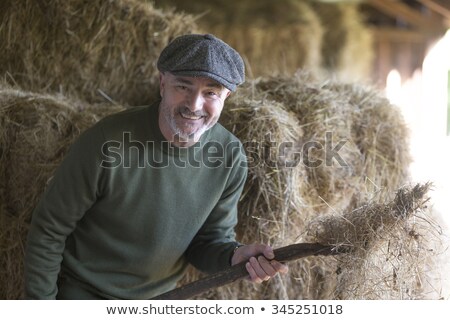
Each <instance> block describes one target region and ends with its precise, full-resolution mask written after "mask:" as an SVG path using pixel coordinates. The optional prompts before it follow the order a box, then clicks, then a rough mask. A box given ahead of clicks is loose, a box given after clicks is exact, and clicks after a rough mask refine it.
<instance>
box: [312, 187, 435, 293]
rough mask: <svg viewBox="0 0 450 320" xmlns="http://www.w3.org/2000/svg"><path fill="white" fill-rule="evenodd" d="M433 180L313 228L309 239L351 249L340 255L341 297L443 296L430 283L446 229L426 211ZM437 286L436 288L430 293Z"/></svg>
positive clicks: (322, 220)
mask: <svg viewBox="0 0 450 320" xmlns="http://www.w3.org/2000/svg"><path fill="white" fill-rule="evenodd" d="M429 189H430V184H422V185H420V184H417V185H416V186H414V187H404V188H402V189H399V190H398V191H397V193H396V195H395V198H394V200H392V201H390V202H389V201H388V202H386V203H373V202H369V203H366V204H362V205H361V206H360V207H359V208H356V209H355V210H353V211H351V212H347V213H343V214H342V215H334V216H323V217H319V218H317V219H315V220H313V221H312V222H311V223H310V225H309V226H308V233H309V236H310V237H309V238H308V237H307V239H308V240H310V241H317V242H320V243H329V244H337V245H339V246H343V247H348V248H350V249H351V253H349V254H345V255H343V256H341V257H337V259H338V269H337V270H338V275H337V278H338V283H337V286H336V292H335V295H334V298H338V299H423V298H426V297H428V296H429V295H430V294H434V295H435V296H436V294H439V292H438V291H439V288H433V289H431V288H430V286H429V283H430V282H431V279H432V278H433V274H434V273H435V272H436V270H435V265H434V260H433V259H435V258H436V256H437V255H438V254H439V252H438V251H435V249H436V248H439V247H440V246H441V244H440V241H441V240H440V236H441V230H440V227H439V225H437V224H436V223H435V222H434V221H433V217H432V216H430V215H429V213H427V212H426V203H427V202H428V200H429V199H428V198H427V196H426V193H427V192H428V191H429ZM430 290H434V291H435V292H430Z"/></svg>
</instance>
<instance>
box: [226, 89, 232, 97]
mask: <svg viewBox="0 0 450 320" xmlns="http://www.w3.org/2000/svg"><path fill="white" fill-rule="evenodd" d="M230 94H231V91H230V90H228V92H227V95H226V96H225V99H226V98H228V97H229V96H230Z"/></svg>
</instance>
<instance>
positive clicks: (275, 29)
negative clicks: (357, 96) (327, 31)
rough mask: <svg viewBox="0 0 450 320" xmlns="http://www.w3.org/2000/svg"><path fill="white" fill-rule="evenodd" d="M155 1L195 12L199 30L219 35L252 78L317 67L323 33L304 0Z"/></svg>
mask: <svg viewBox="0 0 450 320" xmlns="http://www.w3.org/2000/svg"><path fill="white" fill-rule="evenodd" d="M155 3H156V5H157V6H162V7H164V8H168V7H176V8H177V9H178V10H179V11H185V12H187V13H190V14H196V15H198V19H197V20H196V22H197V24H198V25H199V27H200V28H201V29H202V31H203V32H209V33H213V34H215V35H217V36H218V37H220V38H221V39H223V40H224V41H226V42H227V43H229V44H230V45H231V46H232V47H234V48H235V49H236V50H237V51H239V52H240V53H241V54H242V56H243V57H244V59H245V61H246V63H247V71H248V72H247V74H248V75H249V76H250V77H258V76H263V75H274V74H292V73H293V72H295V71H296V70H297V69H299V68H307V69H309V70H312V71H314V70H318V69H319V68H320V64H321V54H320V50H321V42H322V32H323V31H322V27H321V24H320V21H319V18H318V17H317V15H316V14H315V13H314V11H313V10H312V9H311V7H310V5H309V4H308V1H296V0H279V1H272V0H246V1H223V0H214V1H208V0H201V1H182V0H157V1H155ZM218 8H220V10H218Z"/></svg>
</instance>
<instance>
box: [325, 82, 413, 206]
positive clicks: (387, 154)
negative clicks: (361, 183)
mask: <svg viewBox="0 0 450 320" xmlns="http://www.w3.org/2000/svg"><path fill="white" fill-rule="evenodd" d="M326 87H327V88H329V89H330V90H332V91H333V92H335V94H336V95H337V96H343V97H344V99H346V100H347V103H348V104H349V106H350V108H351V109H352V110H353V111H352V115H351V116H352V126H351V136H352V140H353V141H354V143H355V145H356V146H357V147H358V149H359V150H360V153H361V155H362V157H363V166H362V168H361V174H362V175H363V176H364V177H365V179H366V182H367V183H365V186H366V189H365V190H366V191H367V192H368V193H370V194H373V193H376V192H378V191H379V190H381V189H385V190H395V189H397V188H398V187H399V186H401V185H403V184H404V183H405V182H406V181H408V178H409V164H410V163H411V161H412V159H411V155H410V153H409V129H408V127H407V125H406V122H405V120H404V118H403V115H402V113H401V110H400V109H399V108H398V107H397V106H395V105H393V104H392V103H390V101H389V100H388V99H387V98H386V97H385V96H384V95H383V94H382V93H381V92H380V91H379V90H377V89H375V88H374V87H372V86H369V85H361V84H356V83H344V82H336V81H331V82H329V83H327V84H326ZM366 200H367V199H366Z"/></svg>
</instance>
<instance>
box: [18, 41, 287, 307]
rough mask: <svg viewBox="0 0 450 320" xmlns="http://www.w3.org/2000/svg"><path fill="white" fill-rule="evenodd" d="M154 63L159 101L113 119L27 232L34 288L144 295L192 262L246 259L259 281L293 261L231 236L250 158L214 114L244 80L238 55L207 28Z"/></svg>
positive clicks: (64, 169)
mask: <svg viewBox="0 0 450 320" xmlns="http://www.w3.org/2000/svg"><path fill="white" fill-rule="evenodd" d="M158 69H159V71H160V94H161V101H159V102H158V103H156V104H154V105H152V106H150V107H148V106H147V107H137V108H132V109H129V110H126V111H124V112H121V113H119V114H116V115H112V116H109V117H106V118H105V119H103V120H102V121H100V122H99V123H97V124H96V125H95V126H93V127H92V128H90V129H89V130H87V131H86V132H85V133H83V134H82V135H81V136H80V138H79V139H78V140H77V141H76V142H75V143H74V144H73V146H72V147H71V149H70V150H69V152H68V155H67V156H66V158H65V159H64V161H63V162H62V164H61V166H60V167H59V168H58V170H57V171H56V173H55V175H54V177H53V179H52V181H51V182H50V185H49V186H48V188H47V190H46V192H45V194H44V196H43V197H42V199H41V201H40V203H39V204H38V206H37V207H36V209H35V211H34V213H33V219H32V224H31V228H30V231H29V236H28V242H27V248H26V259H25V282H26V294H27V297H28V298H32V299H54V298H59V299H148V298H151V297H154V296H156V295H158V294H161V293H164V292H166V291H168V290H171V289H173V288H174V287H175V285H176V283H177V281H178V280H179V279H180V277H181V276H182V274H183V271H184V270H185V267H186V265H187V263H192V264H193V265H194V266H195V267H197V268H198V269H200V270H202V271H205V272H215V271H219V270H221V269H223V268H226V267H227V266H229V265H230V264H231V265H234V264H237V263H240V262H243V261H248V262H247V263H246V267H247V270H248V273H249V278H250V279H251V280H252V281H253V282H262V281H265V280H268V279H270V278H271V277H273V276H274V275H275V274H277V273H278V272H282V273H285V272H286V271H287V267H286V266H285V265H283V264H281V263H279V262H277V261H275V260H271V259H273V258H274V256H273V250H272V248H270V247H269V246H267V245H263V244H251V245H245V246H241V245H240V244H239V243H238V242H236V240H235V233H234V226H235V224H236V223H237V212H236V211H237V202H238V199H239V197H240V195H241V192H242V189H243V186H244V183H245V179H246V175H247V169H246V165H245V164H246V159H245V155H244V152H243V148H242V144H241V143H240V142H239V141H238V140H237V138H236V137H234V136H233V135H232V134H231V133H229V132H228V131H227V130H225V129H224V128H223V127H222V126H221V125H220V124H217V120H218V119H219V116H220V113H221V111H222V108H223V106H224V102H225V99H226V98H227V97H228V96H229V94H230V92H231V91H234V90H236V87H237V86H238V85H240V84H241V83H242V82H243V81H244V64H243V62H242V59H241V57H240V56H239V54H238V53H237V52H236V51H235V50H234V49H232V48H231V47H230V46H228V45H227V44H225V43H224V42H223V41H221V40H219V39H217V38H216V37H214V36H212V35H185V36H181V37H179V38H177V39H175V40H174V41H172V42H171V43H170V44H169V45H168V46H167V47H166V48H165V49H164V50H163V52H162V53H161V55H160V58H159V60H158ZM256 257H258V258H256Z"/></svg>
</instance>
